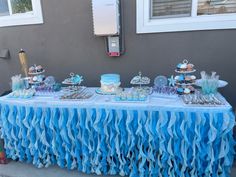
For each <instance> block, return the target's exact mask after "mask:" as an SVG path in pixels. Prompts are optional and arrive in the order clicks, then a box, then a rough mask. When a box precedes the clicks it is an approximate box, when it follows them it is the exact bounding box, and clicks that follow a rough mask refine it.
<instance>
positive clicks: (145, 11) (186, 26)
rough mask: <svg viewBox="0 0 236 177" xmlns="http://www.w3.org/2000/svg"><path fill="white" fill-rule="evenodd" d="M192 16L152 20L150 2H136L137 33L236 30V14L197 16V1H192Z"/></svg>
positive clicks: (138, 0) (141, 0) (140, 0)
mask: <svg viewBox="0 0 236 177" xmlns="http://www.w3.org/2000/svg"><path fill="white" fill-rule="evenodd" d="M192 1H193V3H192V16H191V17H181V18H169V19H151V18H150V16H151V13H150V12H151V4H150V0H136V3H137V4H136V5H137V9H136V13H137V14H136V18H137V19H136V25H137V29H136V30H137V33H162V32H177V31H196V30H215V29H235V28H236V13H233V14H217V15H201V16H197V2H198V1H197V0H192Z"/></svg>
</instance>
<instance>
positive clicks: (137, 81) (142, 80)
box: [130, 72, 151, 94]
mask: <svg viewBox="0 0 236 177" xmlns="http://www.w3.org/2000/svg"><path fill="white" fill-rule="evenodd" d="M130 84H132V85H137V86H138V87H136V88H135V89H137V91H140V92H142V91H146V92H147V93H149V94H151V89H150V87H148V86H144V85H148V84H150V78H148V77H146V76H143V75H142V72H139V75H138V76H135V77H134V78H133V79H132V80H131V81H130Z"/></svg>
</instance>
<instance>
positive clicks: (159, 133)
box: [0, 88, 235, 177]
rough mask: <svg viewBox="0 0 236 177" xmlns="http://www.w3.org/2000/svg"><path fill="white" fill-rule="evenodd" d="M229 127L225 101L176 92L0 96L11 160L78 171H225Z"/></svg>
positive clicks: (0, 122)
mask: <svg viewBox="0 0 236 177" xmlns="http://www.w3.org/2000/svg"><path fill="white" fill-rule="evenodd" d="M90 89H91V90H94V88H90ZM222 99H224V98H223V97H222ZM224 101H225V100H224ZM234 125H235V116H234V114H233V111H232V108H231V106H230V105H229V104H228V103H227V102H226V101H225V104H224V105H223V106H217V107H213V106H193V105H185V104H184V103H183V101H182V100H181V99H180V98H177V99H174V100H173V99H164V98H155V97H150V98H149V99H148V101H144V102H133V103H130V102H115V101H114V100H113V96H104V95H96V94H95V96H94V97H92V98H91V99H89V100H84V101H62V100H59V98H58V97H57V96H56V95H54V96H45V97H43V96H36V97H33V98H32V99H27V100H23V99H12V98H8V97H7V96H5V97H1V98H0V128H1V133H2V138H3V139H4V141H5V150H6V154H7V156H8V157H9V158H12V159H18V160H20V161H26V162H29V163H33V164H34V165H36V166H37V167H48V166H49V165H51V164H57V165H59V166H60V167H62V168H68V169H78V170H79V171H82V172H84V173H96V174H120V175H122V176H123V175H128V176H131V177H138V176H140V177H143V176H163V177H176V176H185V177H188V176H189V177H190V176H213V177H214V176H223V177H224V176H226V177H228V176H229V175H230V169H231V167H232V163H233V158H234V145H235V141H234V139H233V127H234Z"/></svg>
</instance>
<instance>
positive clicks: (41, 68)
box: [35, 65, 43, 72]
mask: <svg viewBox="0 0 236 177" xmlns="http://www.w3.org/2000/svg"><path fill="white" fill-rule="evenodd" d="M35 70H36V72H42V71H43V67H42V66H41V65H38V66H36V67H35Z"/></svg>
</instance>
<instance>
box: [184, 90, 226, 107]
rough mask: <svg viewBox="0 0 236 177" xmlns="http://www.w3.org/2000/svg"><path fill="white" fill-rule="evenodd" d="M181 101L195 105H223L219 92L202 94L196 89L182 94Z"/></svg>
mask: <svg viewBox="0 0 236 177" xmlns="http://www.w3.org/2000/svg"><path fill="white" fill-rule="evenodd" d="M181 97H182V99H183V102H184V103H185V104H187V105H196V106H199V105H201V106H203V105H205V106H218V105H224V101H223V100H222V96H221V95H220V94H202V93H201V92H199V91H196V92H195V93H194V94H188V95H182V96H181Z"/></svg>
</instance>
